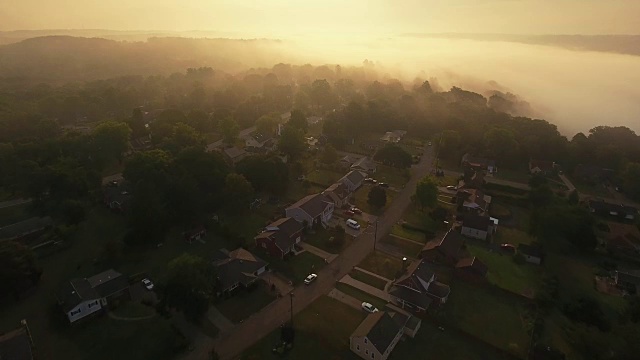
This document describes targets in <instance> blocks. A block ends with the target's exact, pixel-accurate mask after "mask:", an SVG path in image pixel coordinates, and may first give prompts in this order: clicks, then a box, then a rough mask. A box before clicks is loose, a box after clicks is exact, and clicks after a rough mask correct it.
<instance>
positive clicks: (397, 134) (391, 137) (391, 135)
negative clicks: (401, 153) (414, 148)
mask: <svg viewBox="0 0 640 360" xmlns="http://www.w3.org/2000/svg"><path fill="white" fill-rule="evenodd" d="M406 134H407V132H406V131H405V130H394V131H387V132H386V133H384V135H382V137H381V138H380V140H382V141H384V142H387V143H398V142H400V140H402V138H403V137H404V136H405V135H406Z"/></svg>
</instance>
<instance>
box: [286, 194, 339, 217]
mask: <svg viewBox="0 0 640 360" xmlns="http://www.w3.org/2000/svg"><path fill="white" fill-rule="evenodd" d="M329 203H332V201H331V200H330V199H329V198H327V197H326V196H325V195H323V194H312V195H307V196H305V197H303V198H302V199H300V200H298V201H297V202H295V203H294V204H293V205H291V206H289V207H288V208H287V209H295V208H300V209H302V210H303V211H304V212H306V213H307V214H309V216H311V217H312V218H315V217H317V216H320V215H321V214H322V213H323V212H324V210H325V209H326V208H327V205H328V204H329Z"/></svg>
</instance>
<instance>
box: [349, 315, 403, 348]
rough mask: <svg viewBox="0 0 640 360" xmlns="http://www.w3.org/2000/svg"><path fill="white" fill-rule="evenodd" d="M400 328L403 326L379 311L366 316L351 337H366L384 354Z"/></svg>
mask: <svg viewBox="0 0 640 360" xmlns="http://www.w3.org/2000/svg"><path fill="white" fill-rule="evenodd" d="M402 328H403V326H401V325H399V323H398V322H397V321H394V320H393V319H392V318H391V316H390V315H389V314H388V313H387V312H385V311H379V312H375V313H373V314H369V315H367V317H366V318H365V319H364V320H363V321H362V323H360V325H359V326H358V327H357V328H356V330H355V331H354V332H353V334H351V336H366V337H367V339H369V341H370V342H371V344H373V346H374V347H375V348H376V349H377V350H378V351H379V352H380V353H381V354H384V352H385V351H387V349H388V348H389V345H391V342H392V341H393V339H394V338H395V337H396V336H398V333H399V332H400V331H402Z"/></svg>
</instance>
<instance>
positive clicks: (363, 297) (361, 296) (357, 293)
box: [336, 283, 387, 310]
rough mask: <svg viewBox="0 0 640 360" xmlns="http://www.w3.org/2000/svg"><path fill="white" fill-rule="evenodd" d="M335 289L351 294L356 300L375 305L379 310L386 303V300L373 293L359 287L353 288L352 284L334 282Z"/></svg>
mask: <svg viewBox="0 0 640 360" xmlns="http://www.w3.org/2000/svg"><path fill="white" fill-rule="evenodd" d="M336 289H338V290H340V291H342V292H343V293H345V294H347V295H349V296H352V297H354V298H356V299H358V300H360V301H361V302H368V303H370V304H372V305H373V306H375V307H377V308H378V309H380V310H383V309H384V306H385V305H386V304H387V302H386V301H384V300H382V299H380V298H377V297H375V296H373V295H370V294H368V293H366V292H364V291H361V290H359V289H356V288H354V287H353V286H350V285H347V284H343V283H337V284H336Z"/></svg>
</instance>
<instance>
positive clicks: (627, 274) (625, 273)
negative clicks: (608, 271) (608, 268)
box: [616, 270, 640, 285]
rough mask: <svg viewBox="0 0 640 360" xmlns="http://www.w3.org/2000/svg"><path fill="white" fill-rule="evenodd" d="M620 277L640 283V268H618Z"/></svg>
mask: <svg viewBox="0 0 640 360" xmlns="http://www.w3.org/2000/svg"><path fill="white" fill-rule="evenodd" d="M616 273H617V275H618V279H619V280H622V281H626V282H630V283H634V284H637V285H640V270H618V271H616Z"/></svg>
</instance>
